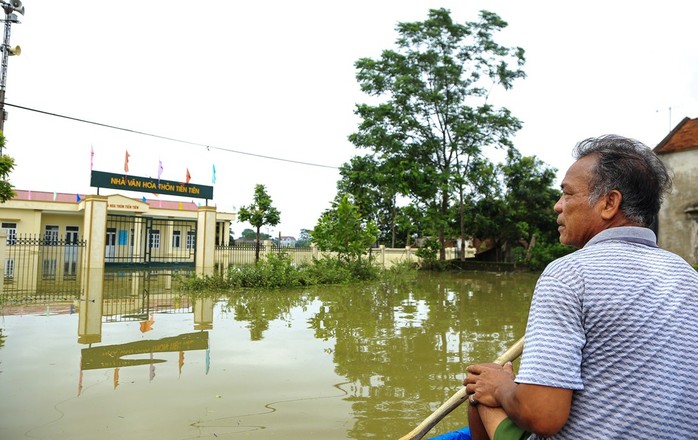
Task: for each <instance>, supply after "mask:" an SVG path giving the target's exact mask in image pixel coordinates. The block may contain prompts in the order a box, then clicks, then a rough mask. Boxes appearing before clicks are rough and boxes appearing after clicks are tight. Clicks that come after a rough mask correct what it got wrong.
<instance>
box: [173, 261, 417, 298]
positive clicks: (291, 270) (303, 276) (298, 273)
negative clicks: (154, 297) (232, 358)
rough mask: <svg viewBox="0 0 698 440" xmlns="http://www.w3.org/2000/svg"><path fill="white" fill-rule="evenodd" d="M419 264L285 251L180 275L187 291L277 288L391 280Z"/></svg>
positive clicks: (411, 273) (411, 275)
mask: <svg viewBox="0 0 698 440" xmlns="http://www.w3.org/2000/svg"><path fill="white" fill-rule="evenodd" d="M416 272H417V270H416V268H415V267H414V265H412V264H409V263H402V264H398V265H395V266H392V267H391V268H390V269H387V270H383V269H381V268H379V267H378V266H376V265H375V264H373V263H372V262H371V261H370V260H366V259H364V260H358V261H341V260H337V259H330V258H327V259H322V260H313V262H312V263H302V264H298V263H294V262H293V261H292V260H291V257H290V256H289V255H288V254H286V253H283V252H282V253H278V254H269V255H268V256H267V257H265V258H263V259H262V260H260V261H259V262H258V263H257V264H255V265H251V266H230V267H229V268H228V269H227V271H226V272H225V273H224V274H219V275H213V276H203V277H201V276H196V275H193V276H188V277H182V278H179V279H178V284H179V287H180V288H181V289H182V290H185V291H202V290H218V291H220V290H229V289H235V288H255V289H275V288H282V287H302V286H315V285H323V284H324V285H327V284H348V283H353V282H361V281H375V280H381V279H384V280H391V281H396V280H397V279H404V278H409V279H413V278H414V276H415V275H416Z"/></svg>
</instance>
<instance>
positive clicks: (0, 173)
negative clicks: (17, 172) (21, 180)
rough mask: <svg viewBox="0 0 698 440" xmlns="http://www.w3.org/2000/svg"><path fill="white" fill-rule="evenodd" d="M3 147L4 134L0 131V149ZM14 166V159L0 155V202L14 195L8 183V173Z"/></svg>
mask: <svg viewBox="0 0 698 440" xmlns="http://www.w3.org/2000/svg"><path fill="white" fill-rule="evenodd" d="M4 148H5V136H3V134H2V132H0V151H2V150H3V149H4ZM14 167H15V160H14V159H12V158H11V157H10V156H7V155H3V156H0V203H5V202H6V201H8V200H10V199H11V198H12V197H14V195H15V192H14V191H13V190H12V184H11V183H10V180H9V177H10V173H11V172H12V170H13V169H14Z"/></svg>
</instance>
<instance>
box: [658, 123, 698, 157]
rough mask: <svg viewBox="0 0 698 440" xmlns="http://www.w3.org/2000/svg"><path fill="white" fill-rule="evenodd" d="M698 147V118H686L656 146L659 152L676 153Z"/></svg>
mask: <svg viewBox="0 0 698 440" xmlns="http://www.w3.org/2000/svg"><path fill="white" fill-rule="evenodd" d="M694 148H698V118H696V119H690V118H684V119H683V121H681V122H679V124H678V125H677V126H676V127H674V129H673V130H671V132H670V133H669V134H668V135H667V136H666V137H665V138H664V139H662V141H661V142H660V143H659V144H658V145H657V146H656V147H655V148H654V152H655V153H657V154H667V153H675V152H678V151H686V150H692V149H694Z"/></svg>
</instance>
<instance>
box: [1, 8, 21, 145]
mask: <svg viewBox="0 0 698 440" xmlns="http://www.w3.org/2000/svg"><path fill="white" fill-rule="evenodd" d="M0 7H2V9H3V10H4V11H5V19H4V20H2V21H3V22H4V23H5V33H4V38H3V41H2V62H1V63H0V132H4V130H5V120H7V112H5V86H6V84H7V60H8V58H9V57H10V56H12V55H19V54H20V53H21V50H20V48H19V46H16V47H14V48H11V47H10V27H11V26H12V23H19V19H18V18H17V14H15V12H17V13H19V14H21V15H24V5H22V1H21V0H10V1H3V0H0ZM0 156H2V147H0Z"/></svg>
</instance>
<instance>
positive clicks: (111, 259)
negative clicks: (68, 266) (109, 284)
mask: <svg viewBox="0 0 698 440" xmlns="http://www.w3.org/2000/svg"><path fill="white" fill-rule="evenodd" d="M195 256H196V220H182V219H165V218H152V217H135V216H128V215H116V214H109V215H108V216H107V237H106V249H105V263H106V264H107V265H139V264H148V265H157V264H167V265H172V264H185V265H190V266H193V265H194V262H195Z"/></svg>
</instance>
